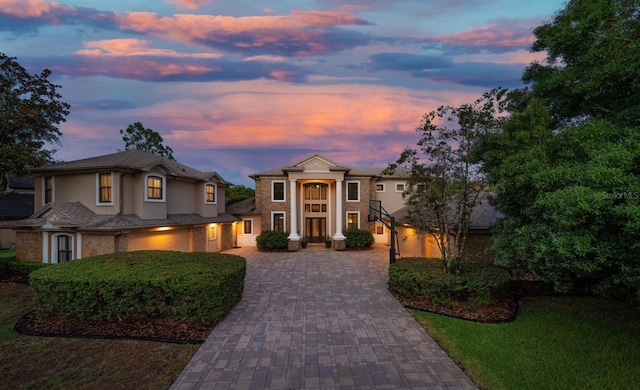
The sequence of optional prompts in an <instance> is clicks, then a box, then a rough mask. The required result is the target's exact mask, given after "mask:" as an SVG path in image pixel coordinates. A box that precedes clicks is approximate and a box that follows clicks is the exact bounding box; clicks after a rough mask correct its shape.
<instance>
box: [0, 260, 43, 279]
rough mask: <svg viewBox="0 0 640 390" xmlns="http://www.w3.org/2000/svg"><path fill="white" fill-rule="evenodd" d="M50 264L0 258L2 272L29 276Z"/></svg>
mask: <svg viewBox="0 0 640 390" xmlns="http://www.w3.org/2000/svg"><path fill="white" fill-rule="evenodd" d="M48 265H49V264H45V263H36V262H33V261H24V260H18V259H17V258H16V257H15V256H10V257H0V270H3V271H8V272H14V273H19V274H23V275H26V276H28V275H29V274H31V272H33V271H35V270H38V269H40V268H43V267H46V266H48Z"/></svg>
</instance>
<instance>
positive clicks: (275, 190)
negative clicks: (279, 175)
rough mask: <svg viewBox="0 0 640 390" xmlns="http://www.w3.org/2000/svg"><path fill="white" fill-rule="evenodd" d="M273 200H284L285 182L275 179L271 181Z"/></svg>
mask: <svg viewBox="0 0 640 390" xmlns="http://www.w3.org/2000/svg"><path fill="white" fill-rule="evenodd" d="M271 200H272V201H273V202H284V201H285V197H284V182H283V181H274V182H271Z"/></svg>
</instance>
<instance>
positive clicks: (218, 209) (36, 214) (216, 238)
mask: <svg viewBox="0 0 640 390" xmlns="http://www.w3.org/2000/svg"><path fill="white" fill-rule="evenodd" d="M31 173H32V174H33V179H34V188H35V191H34V197H33V202H34V206H33V210H32V215H31V216H30V217H29V218H27V219H24V220H21V221H17V222H13V223H12V224H11V227H12V228H13V229H14V230H15V233H16V256H17V257H18V258H19V259H23V260H31V261H42V262H44V263H61V262H64V261H67V260H72V259H80V258H83V257H88V256H94V255H99V254H105V253H113V252H121V251H133V250H142V249H165V250H177V251H185V252H192V251H210V252H215V251H223V250H227V249H229V248H231V247H232V246H233V243H234V242H235V240H236V238H235V237H234V233H235V229H234V228H233V225H234V223H236V221H237V220H238V219H237V218H236V217H234V216H233V215H231V214H228V213H226V212H225V197H224V194H225V188H226V187H228V186H230V185H232V184H231V183H229V182H227V181H226V180H224V179H223V178H222V177H221V176H220V175H218V174H217V173H216V172H200V171H198V170H196V169H193V168H190V167H188V166H186V165H183V164H180V163H179V162H176V161H174V160H169V159H167V158H165V157H161V156H158V155H155V154H151V153H147V152H143V151H139V150H127V151H123V152H118V153H113V154H108V155H103V156H97V157H92V158H87V159H83V160H77V161H70V162H62V163H57V164H51V165H45V166H42V167H39V168H37V169H33V170H32V171H31Z"/></svg>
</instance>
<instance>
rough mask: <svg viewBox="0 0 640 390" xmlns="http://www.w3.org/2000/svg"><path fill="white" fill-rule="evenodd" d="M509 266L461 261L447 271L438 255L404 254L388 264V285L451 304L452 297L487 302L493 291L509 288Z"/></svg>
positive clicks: (413, 295)
mask: <svg viewBox="0 0 640 390" xmlns="http://www.w3.org/2000/svg"><path fill="white" fill-rule="evenodd" d="M510 280H511V275H510V273H509V271H508V270H506V269H505V268H502V267H498V266H495V265H491V264H482V263H460V264H458V265H457V267H456V268H455V271H454V272H451V273H446V272H445V271H444V268H443V266H442V260H441V259H426V258H417V257H416V258H406V259H399V260H397V261H396V262H395V263H394V264H391V265H390V266H389V288H390V289H391V290H392V291H394V292H396V293H398V294H400V295H402V296H404V297H406V298H410V299H416V300H429V301H432V302H434V303H436V304H439V305H443V306H446V307H451V303H452V301H454V300H456V301H464V302H467V303H468V304H469V305H471V306H474V305H476V304H486V303H489V300H490V298H491V295H492V294H504V293H506V292H507V291H508V289H509V282H510Z"/></svg>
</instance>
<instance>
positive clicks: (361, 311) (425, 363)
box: [172, 244, 476, 390]
mask: <svg viewBox="0 0 640 390" xmlns="http://www.w3.org/2000/svg"><path fill="white" fill-rule="evenodd" d="M228 253H234V254H238V255H240V256H242V257H245V258H246V259H247V278H246V281H245V290H244V295H243V298H242V301H241V302H240V303H239V304H238V305H237V306H236V307H235V308H234V309H233V310H232V311H231V313H230V314H229V315H228V316H227V318H225V319H224V320H223V321H222V322H221V323H220V324H218V326H216V328H215V329H214V330H213V332H212V333H211V335H210V336H209V337H208V339H207V340H206V342H205V343H204V344H202V345H201V346H200V348H199V349H198V351H197V352H196V354H195V355H194V357H193V358H192V359H191V361H190V362H189V363H188V364H187V366H186V367H185V368H184V370H183V371H182V373H181V374H180V376H179V377H178V379H177V380H176V382H175V383H174V384H173V387H172V389H176V390H178V389H180V390H182V389H313V388H326V389H357V388H362V389H364V388H367V389H374V388H375V389H474V388H476V387H475V385H474V384H473V383H472V382H471V381H470V380H469V379H468V378H467V377H466V375H465V374H464V373H463V372H462V370H461V369H460V368H459V367H458V366H457V365H456V364H455V363H454V362H453V361H452V360H451V359H450V358H449V357H448V356H447V355H446V354H445V353H444V351H442V349H441V348H440V347H439V346H438V345H437V344H436V343H435V342H434V341H433V339H432V338H431V337H430V336H429V335H428V334H427V333H425V332H424V330H423V329H422V328H421V327H420V326H419V325H418V323H417V322H416V321H415V320H414V319H413V317H411V315H410V314H409V313H407V312H406V311H405V309H404V308H403V307H402V305H400V304H399V303H398V302H397V301H396V300H395V299H394V298H393V296H392V295H391V294H389V292H388V291H387V289H386V284H387V280H388V276H387V269H388V266H389V250H388V247H386V246H380V247H378V248H376V249H374V250H369V251H357V252H351V251H343V252H337V251H334V250H327V249H325V248H324V244H322V245H321V246H312V245H310V246H309V248H307V249H303V250H301V251H299V252H283V253H261V252H257V251H256V250H255V248H242V249H234V250H233V251H230V252H228Z"/></svg>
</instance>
